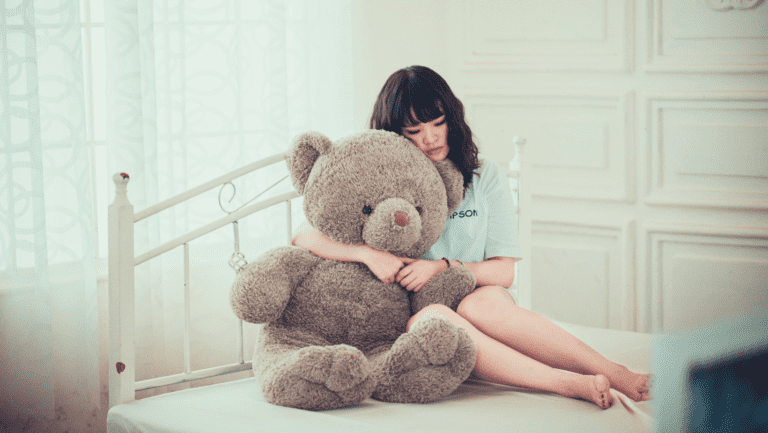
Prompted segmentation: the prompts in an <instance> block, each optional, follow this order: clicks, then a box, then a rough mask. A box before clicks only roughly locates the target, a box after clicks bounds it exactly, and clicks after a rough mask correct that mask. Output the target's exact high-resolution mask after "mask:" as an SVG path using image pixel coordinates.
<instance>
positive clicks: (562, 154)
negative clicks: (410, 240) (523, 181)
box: [461, 88, 636, 203]
mask: <svg viewBox="0 0 768 433" xmlns="http://www.w3.org/2000/svg"><path fill="white" fill-rule="evenodd" d="M462 90H468V92H462V95H461V99H462V100H463V101H464V105H465V107H466V109H467V118H468V119H469V120H470V124H471V125H472V128H473V132H474V133H476V134H477V135H478V138H479V142H480V144H479V145H480V147H481V149H482V147H483V142H484V140H493V141H496V140H500V139H503V138H504V137H510V140H511V137H512V136H514V135H523V136H525V137H526V139H527V144H526V149H527V150H526V152H527V155H528V158H529V161H530V163H531V167H532V170H531V178H532V179H533V181H532V187H531V190H532V194H533V195H534V196H538V197H559V198H569V199H584V200H597V201H609V202H611V201H612V202H625V203H633V202H634V201H635V200H636V196H635V191H636V187H635V158H634V134H633V126H634V125H633V114H632V113H633V108H634V107H633V105H634V94H633V93H632V92H621V91H617V92H605V91H595V92H591V93H567V92H563V93H555V92H553V93H547V94H543V93H526V92H517V91H512V90H504V89H498V90H496V91H494V92H492V93H491V92H488V91H485V90H484V91H482V92H480V91H477V89H473V88H462ZM505 113H506V114H505ZM566 130H567V133H566V132H565V131H566ZM573 143H575V146H581V147H573V146H571V145H572V144H573ZM496 146H498V145H496ZM544 146H546V147H544ZM504 149H505V150H504V152H506V153H504V154H499V155H492V156H493V157H495V158H496V159H498V160H505V159H506V160H512V159H513V158H514V153H513V152H514V147H513V146H511V145H510V146H505V147H504Z"/></svg>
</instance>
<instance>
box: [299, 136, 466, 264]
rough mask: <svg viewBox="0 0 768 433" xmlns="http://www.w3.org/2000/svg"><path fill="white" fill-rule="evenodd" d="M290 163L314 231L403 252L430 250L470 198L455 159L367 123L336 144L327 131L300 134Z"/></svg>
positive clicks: (418, 253)
mask: <svg viewBox="0 0 768 433" xmlns="http://www.w3.org/2000/svg"><path fill="white" fill-rule="evenodd" d="M287 164H288V171H289V172H290V174H291V180H292V181H293V186H294V188H296V191H298V192H299V194H302V195H303V196H304V213H305V215H306V217H307V220H308V222H309V223H310V224H311V225H312V226H313V227H314V228H315V229H316V230H318V231H319V232H320V233H322V234H324V235H325V236H327V237H329V238H330V239H333V240H335V241H337V242H341V243H345V244H348V245H359V244H364V243H365V244H368V245H370V246H371V247H373V248H376V249H379V250H386V251H389V252H391V253H393V254H395V255H398V256H406V257H411V258H417V257H420V256H421V255H422V254H424V253H425V252H426V251H427V250H428V249H429V248H430V247H431V246H432V244H434V243H435V242H436V241H437V239H438V238H439V237H440V234H441V233H442V231H443V228H444V227H445V221H446V219H447V218H448V216H449V215H451V214H452V213H453V211H454V210H455V209H456V208H457V207H458V206H459V203H460V202H461V200H462V199H463V197H464V187H463V179H462V176H461V173H460V172H459V170H458V169H457V168H456V167H455V166H454V165H453V163H452V162H450V161H449V160H447V159H446V160H445V161H442V162H432V161H431V160H430V159H429V158H427V157H426V156H425V155H424V154H423V153H421V151H420V150H419V149H418V148H417V147H416V146H414V145H413V144H412V143H411V142H410V141H409V140H408V139H406V138H405V137H402V136H400V135H398V134H396V133H394V132H387V131H377V130H367V131H364V132H361V133H358V134H354V135H350V136H348V137H345V138H342V139H340V140H338V141H337V142H336V143H335V144H334V143H331V141H330V139H328V137H326V136H325V135H323V134H321V133H317V132H308V133H305V134H301V135H299V136H298V137H296V138H295V139H294V141H293V143H292V144H291V149H290V151H289V154H288V158H287Z"/></svg>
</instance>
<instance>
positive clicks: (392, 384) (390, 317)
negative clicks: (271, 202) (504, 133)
mask: <svg viewBox="0 0 768 433" xmlns="http://www.w3.org/2000/svg"><path fill="white" fill-rule="evenodd" d="M287 163H288V170H289V172H290V175H291V180H292V181H293V186H294V187H295V188H296V190H297V191H298V192H299V193H300V194H302V195H304V212H305V214H306V217H307V220H308V222H309V223H310V224H311V225H312V226H313V227H314V228H316V229H317V230H318V231H320V232H321V233H323V234H324V235H325V236H327V237H329V238H330V239H333V240H335V241H337V242H342V243H345V244H349V245H359V244H363V243H366V244H368V245H370V246H371V247H373V248H376V249H380V250H386V251H389V252H391V253H393V254H396V255H399V256H406V257H411V258H418V257H420V256H421V255H422V254H424V253H425V252H426V251H427V250H428V249H429V248H430V247H431V246H432V244H433V243H435V242H436V241H437V239H438V238H439V237H440V234H441V232H442V230H443V228H444V226H445V221H446V219H447V217H448V215H450V214H451V213H452V212H453V210H454V209H455V208H456V207H458V205H459V203H460V202H461V200H462V198H463V194H464V189H463V184H462V177H461V174H460V172H459V171H458V170H457V169H456V167H455V166H454V165H453V164H452V163H451V162H448V161H447V160H446V161H444V162H439V163H433V162H432V161H431V160H429V159H428V158H427V157H426V156H424V155H423V154H422V153H421V151H419V150H418V148H416V146H414V145H413V144H411V142H410V141H408V140H407V139H406V138H404V137H402V136H400V135H397V134H395V133H392V132H386V131H373V130H368V131H365V132H362V133H359V134H355V135H351V136H349V137H345V138H343V139H340V140H338V141H337V142H336V144H335V145H334V144H333V143H332V142H331V141H330V140H329V139H328V138H327V137H325V136H324V135H322V134H320V133H316V132H310V133H305V134H302V135H299V136H298V137H297V138H296V139H294V141H293V143H292V144H291V149H290V151H289V156H288V159H287ZM474 287H475V278H474V275H473V274H472V273H471V272H470V271H469V270H467V269H466V268H464V267H463V266H454V267H449V268H447V269H446V270H445V271H443V272H441V273H440V274H438V275H437V276H435V277H434V278H432V280H431V281H430V282H429V283H428V284H427V286H425V287H424V288H423V289H422V290H420V291H419V292H417V293H415V294H411V295H409V293H408V292H407V291H406V290H404V289H403V288H402V287H401V286H400V285H398V284H397V283H392V284H384V283H382V282H381V281H380V280H379V279H378V278H376V276H375V275H374V274H373V273H372V272H371V271H370V270H369V269H368V268H367V267H366V266H365V265H364V264H362V263H350V262H340V261H334V260H326V259H322V258H320V257H318V256H316V255H314V254H312V253H311V252H309V251H308V250H306V249H302V248H298V247H293V246H286V247H280V248H275V249H272V250H270V251H268V252H266V253H265V254H263V255H261V256H260V257H259V258H257V259H256V260H254V261H253V262H252V263H250V264H249V265H247V266H246V267H245V268H244V269H243V270H242V271H241V272H240V273H239V274H238V276H237V278H236V280H235V282H234V284H233V287H232V292H231V303H232V308H233V310H234V312H235V314H236V315H237V316H238V317H239V318H241V319H243V320H245V321H247V322H250V323H266V325H264V327H263V328H262V329H261V331H260V334H259V336H258V339H257V341H256V347H255V350H254V354H253V370H254V373H255V376H256V377H257V379H258V381H259V382H260V384H261V388H262V392H263V394H264V397H265V399H266V400H267V401H269V402H270V403H274V404H278V405H282V406H288V407H294V408H301V409H310V410H325V409H334V408H339V407H343V406H348V405H353V404H357V403H360V402H361V401H363V400H365V399H366V398H368V397H373V398H374V399H377V400H381V401H387V402H401V403H411V402H417V403H427V402H432V401H436V400H438V399H440V398H442V397H445V396H447V395H449V394H450V393H451V392H453V391H454V390H455V389H456V388H457V387H458V386H459V385H460V384H461V383H462V382H463V381H464V380H465V379H466V378H467V377H468V376H469V374H470V373H471V371H472V369H473V367H474V363H475V357H476V354H477V349H476V347H475V345H474V342H473V341H472V340H471V339H470V337H469V335H468V333H467V332H466V331H465V330H464V329H462V328H459V327H457V326H455V325H453V324H452V323H450V322H448V321H447V320H445V319H443V318H441V317H439V315H437V314H435V315H427V316H426V317H425V318H423V319H422V320H420V321H418V322H417V323H416V324H415V325H414V326H413V327H412V328H411V330H410V331H409V332H407V333H406V324H407V322H408V319H409V318H410V316H411V314H412V313H414V312H416V311H419V310H420V309H421V308H423V307H424V306H426V305H429V304H432V303H441V304H444V305H447V306H449V307H451V308H454V309H455V308H456V306H457V305H458V303H459V301H460V300H461V299H462V298H463V297H464V296H466V295H467V294H468V293H470V292H471V291H472V290H473V289H474Z"/></svg>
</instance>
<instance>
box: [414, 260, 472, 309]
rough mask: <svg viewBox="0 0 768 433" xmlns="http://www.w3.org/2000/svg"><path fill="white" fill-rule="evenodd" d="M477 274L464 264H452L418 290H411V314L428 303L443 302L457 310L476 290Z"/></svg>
mask: <svg viewBox="0 0 768 433" xmlns="http://www.w3.org/2000/svg"><path fill="white" fill-rule="evenodd" d="M475 283H476V280H475V275H474V274H473V273H472V271H470V270H469V269H467V268H465V267H464V266H451V267H450V268H448V269H446V270H444V271H443V272H440V273H439V274H437V275H435V276H434V277H432V279H431V280H429V282H428V283H427V285H426V286H424V287H423V288H422V289H421V290H419V291H418V292H415V293H414V292H411V295H410V296H411V314H416V313H418V312H419V311H421V310H422V309H423V308H424V307H426V306H427V305H432V304H442V305H445V306H446V307H448V308H450V309H452V310H454V311H456V307H458V306H459V302H461V300H462V299H464V297H465V296H467V295H469V294H470V293H472V291H473V290H475Z"/></svg>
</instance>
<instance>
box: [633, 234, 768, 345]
mask: <svg viewBox="0 0 768 433" xmlns="http://www.w3.org/2000/svg"><path fill="white" fill-rule="evenodd" d="M639 236H640V239H642V242H643V243H644V248H645V254H644V257H643V260H641V263H640V267H641V268H642V269H646V270H647V271H646V275H642V277H643V278H642V279H643V280H644V281H639V284H638V289H639V290H638V295H639V301H640V302H639V307H640V308H639V313H640V316H641V319H640V324H641V326H640V330H642V331H644V332H661V331H662V330H663V329H664V322H665V317H664V310H665V307H666V305H665V293H664V285H665V281H666V280H665V278H667V277H669V276H668V275H664V270H665V260H671V259H674V257H671V258H670V257H664V253H665V247H668V246H670V245H676V246H686V245H687V246H690V251H687V252H682V253H678V254H677V258H678V259H694V258H707V259H710V260H712V261H714V262H716V261H718V260H722V261H723V263H729V264H733V263H740V262H744V263H749V262H755V259H753V258H750V257H735V256H733V254H730V252H729V251H727V249H728V248H738V249H739V250H742V251H744V250H745V249H750V248H751V249H754V251H755V252H760V251H766V249H767V248H768V227H743V226H713V225H694V224H679V223H658V222H648V223H645V224H643V225H642V227H641V233H640V235H639ZM705 248H722V252H721V253H719V254H712V253H711V252H709V253H708V252H707V251H705ZM766 257H767V259H766V260H765V261H758V263H763V262H765V263H768V256H766ZM643 261H644V262H645V263H642V262H643ZM736 278H738V277H736ZM678 289H679V290H680V291H681V292H683V293H685V288H684V287H680V288H678ZM724 290H726V289H725V288H724ZM695 293H698V292H695ZM703 296H706V294H703Z"/></svg>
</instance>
